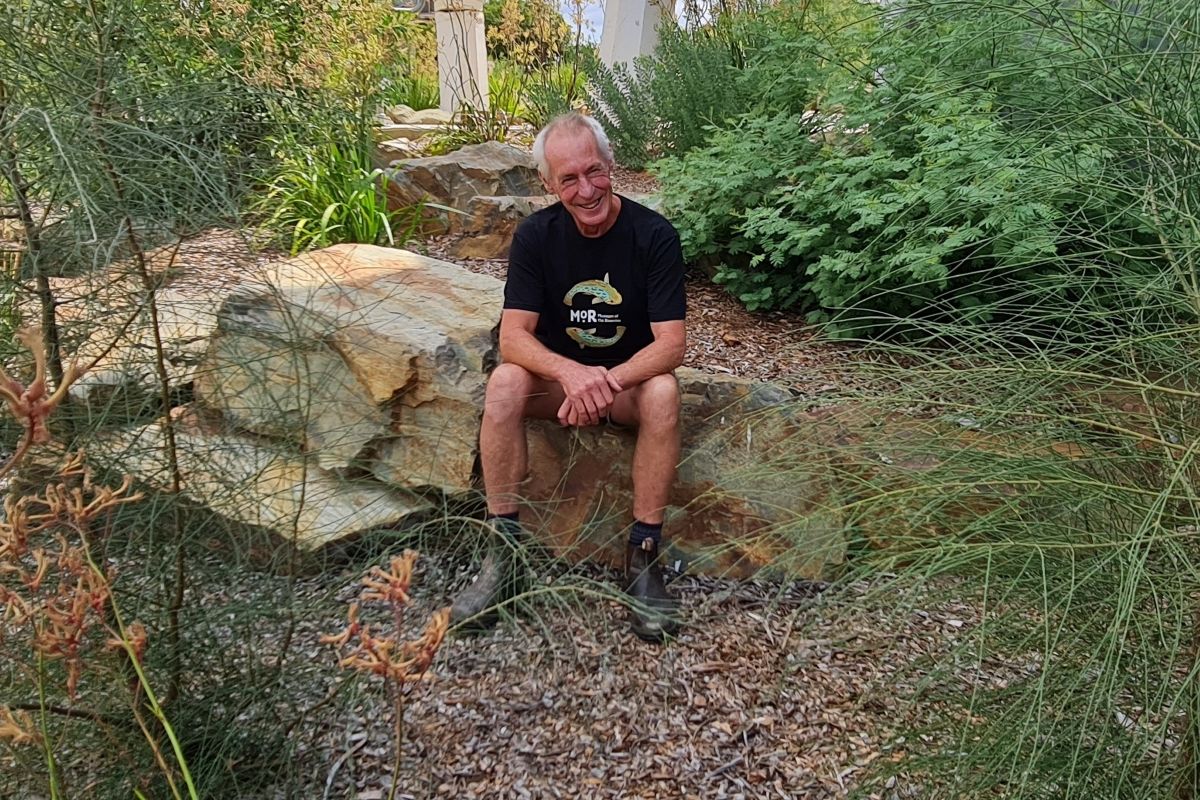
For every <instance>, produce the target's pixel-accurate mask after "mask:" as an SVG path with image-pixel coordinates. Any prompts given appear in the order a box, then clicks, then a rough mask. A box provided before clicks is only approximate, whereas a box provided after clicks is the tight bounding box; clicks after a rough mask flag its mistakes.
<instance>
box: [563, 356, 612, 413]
mask: <svg viewBox="0 0 1200 800" xmlns="http://www.w3.org/2000/svg"><path fill="white" fill-rule="evenodd" d="M559 383H560V384H561V385H562V387H563V392H564V393H565V394H566V396H567V397H566V399H565V400H563V403H562V405H561V406H559V408H558V421H559V423H560V424H562V425H570V426H574V427H581V428H582V427H586V426H588V425H595V424H597V423H599V422H600V420H602V419H604V417H605V416H607V414H608V413H609V409H611V408H612V404H613V400H614V399H615V398H616V396H617V394H619V393H620V392H621V391H622V387H621V384H620V382H619V381H618V380H617V379H616V377H614V376H613V374H612V373H611V372H609V371H608V370H607V369H606V368H604V367H588V366H584V365H582V364H578V365H576V366H575V367H574V368H573V369H571V371H570V372H569V373H567V374H566V375H563V376H561V377H560V379H559Z"/></svg>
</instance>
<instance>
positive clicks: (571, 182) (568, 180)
mask: <svg viewBox="0 0 1200 800" xmlns="http://www.w3.org/2000/svg"><path fill="white" fill-rule="evenodd" d="M561 183H562V185H563V186H574V185H575V179H574V178H563V179H562V181H561Z"/></svg>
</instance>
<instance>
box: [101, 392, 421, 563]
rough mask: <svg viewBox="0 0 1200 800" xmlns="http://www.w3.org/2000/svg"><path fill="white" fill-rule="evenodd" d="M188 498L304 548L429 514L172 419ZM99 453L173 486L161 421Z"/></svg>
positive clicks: (212, 429)
mask: <svg viewBox="0 0 1200 800" xmlns="http://www.w3.org/2000/svg"><path fill="white" fill-rule="evenodd" d="M175 445H176V452H177V454H178V458H179V465H180V472H181V473H182V475H183V494H184V495H185V496H186V497H188V498H190V499H192V500H194V501H196V502H198V503H201V504H202V505H204V506H206V507H207V508H208V509H209V510H210V511H212V512H213V513H216V514H219V515H220V516H222V517H225V518H226V519H228V520H231V521H233V522H236V523H238V524H242V525H248V526H251V527H254V528H260V529H264V530H267V531H270V532H271V533H273V534H275V535H276V536H278V537H279V538H280V539H282V540H283V541H287V542H290V543H292V544H294V545H295V546H296V547H297V548H298V549H300V550H302V551H316V550H320V549H321V548H323V547H325V546H326V545H328V544H330V543H332V542H337V541H340V540H343V539H346V538H347V537H350V536H353V535H355V534H357V533H361V532H363V531H367V530H371V529H376V528H393V527H396V526H398V525H400V524H401V523H402V522H403V521H404V520H405V519H406V518H408V517H410V516H411V515H413V514H423V513H425V512H428V511H430V510H431V509H432V506H431V504H430V503H429V502H428V501H426V500H424V499H422V498H421V497H419V496H417V495H415V494H412V493H409V492H405V491H403V490H399V489H384V488H382V487H380V486H378V485H373V484H371V483H368V482H362V481H347V480H344V479H342V478H341V477H339V476H338V475H336V474H334V473H332V472H330V471H328V470H324V469H322V468H321V467H320V466H319V465H318V464H317V463H316V461H315V460H314V459H311V458H304V457H302V456H298V455H296V454H295V453H293V452H290V451H288V450H287V449H284V448H281V447H278V446H274V445H272V444H271V443H270V442H264V441H262V440H261V439H254V438H251V437H247V436H243V435H240V434H237V433H235V432H230V431H226V430H222V429H221V427H220V426H219V425H214V424H212V423H202V422H201V421H200V420H199V419H198V418H197V417H196V416H194V415H190V414H182V415H177V416H176V417H175ZM94 449H95V451H96V452H95V454H96V455H97V456H100V457H102V458H103V459H104V460H105V461H107V462H109V463H110V464H114V465H116V466H118V467H119V468H121V469H123V470H125V471H126V472H129V473H131V474H134V475H137V476H138V477H139V478H140V479H141V480H143V481H146V482H147V483H149V484H150V485H151V486H154V487H157V488H159V489H167V488H169V487H170V486H171V473H170V469H169V462H168V460H167V455H166V454H167V449H166V434H165V431H164V427H163V423H162V422H161V421H159V422H153V423H151V424H149V425H143V426H141V427H138V428H134V429H131V430H126V431H121V432H117V433H113V434H110V435H107V436H104V437H99V438H98V439H97V440H96V443H95V445H94Z"/></svg>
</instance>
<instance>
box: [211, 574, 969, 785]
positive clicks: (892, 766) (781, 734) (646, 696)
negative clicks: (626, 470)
mask: <svg viewBox="0 0 1200 800" xmlns="http://www.w3.org/2000/svg"><path fill="white" fill-rule="evenodd" d="M420 571H421V573H422V575H421V581H420V583H419V585H418V587H417V589H416V590H415V592H414V605H413V606H412V607H411V608H410V610H409V611H408V613H407V616H406V619H407V620H409V622H408V627H410V628H411V629H412V630H413V632H415V631H416V629H418V628H419V627H420V626H421V625H423V623H424V620H425V619H426V618H427V616H428V614H429V613H431V612H432V611H433V610H435V609H436V608H438V607H439V606H441V605H443V604H445V603H447V602H448V600H449V597H451V596H452V595H453V593H454V591H456V590H457V589H458V588H460V587H462V586H464V585H466V583H468V582H469V580H470V577H471V574H472V570H471V567H470V565H469V564H468V563H466V562H465V561H463V560H462V559H457V558H453V557H451V556H449V555H447V554H440V555H438V554H435V555H433V556H431V557H423V558H422V560H421V566H420ZM543 574H544V575H548V576H549V577H546V578H544V580H543V585H542V586H535V587H534V588H533V589H532V590H531V591H532V594H531V599H529V600H528V601H527V602H525V603H523V604H522V605H521V606H520V607H519V612H518V614H517V615H516V616H511V617H508V618H506V619H505V620H503V621H502V622H501V623H500V625H499V626H498V628H497V629H496V630H494V631H492V632H491V633H488V634H484V635H453V636H451V637H450V638H448V639H447V640H446V642H445V643H444V645H443V647H442V649H441V651H440V653H439V655H438V657H437V659H436V661H435V664H434V667H433V669H432V672H431V674H430V676H429V678H428V680H426V681H424V682H421V683H419V684H416V685H414V686H413V687H411V689H410V691H409V694H408V695H407V700H406V709H405V712H404V730H405V734H404V740H405V742H404V760H403V765H402V772H401V775H400V778H399V785H398V787H397V788H398V794H397V796H398V797H403V798H414V799H415V798H434V797H462V798H480V799H481V800H482V799H483V798H705V799H707V798H782V799H783V800H791V799H792V798H838V797H845V796H847V795H848V794H849V792H850V791H852V790H853V789H854V788H855V787H856V786H857V785H858V782H859V780H860V778H861V777H862V776H863V775H864V774H865V772H866V771H867V770H869V769H872V768H880V767H882V768H883V769H885V770H891V771H898V770H899V769H901V767H900V762H902V761H903V760H904V758H905V755H906V751H905V745H904V742H903V739H902V738H899V737H898V735H897V731H898V728H899V727H900V726H902V725H903V724H904V723H905V721H906V720H908V719H909V718H910V712H911V708H910V706H909V705H908V698H910V697H911V696H912V695H913V692H914V688H913V685H912V682H913V681H914V680H915V675H917V674H919V673H917V672H914V671H913V667H914V665H917V664H920V663H923V662H924V661H925V660H927V659H931V658H935V659H936V658H941V657H944V655H945V654H946V653H948V652H949V651H950V650H951V649H952V648H953V647H955V646H956V645H957V644H959V643H960V642H961V637H962V636H964V635H965V634H966V632H967V631H969V630H970V627H971V626H972V625H974V624H975V623H976V622H977V619H976V618H975V616H974V614H975V612H974V611H973V610H972V609H970V608H968V607H966V606H964V605H962V604H959V603H954V602H943V603H940V604H936V603H931V602H929V601H928V600H926V599H925V597H924V596H922V595H918V594H915V593H913V592H912V591H908V592H905V593H899V592H898V593H897V595H896V597H895V598H894V599H895V603H894V605H893V607H892V608H890V609H887V610H882V609H881V608H880V604H879V602H878V599H877V598H876V599H875V600H874V601H873V602H860V601H861V600H862V599H863V598H865V597H866V596H867V593H868V592H869V591H870V590H872V589H875V590H878V589H879V587H878V586H876V587H870V586H867V585H866V584H858V585H853V586H848V587H839V588H836V589H827V588H826V587H823V586H819V585H814V584H806V583H802V582H797V583H790V584H780V583H774V582H765V581H762V582H741V583H739V582H734V581H730V580H723V579H716V578H703V577H689V576H685V577H680V578H677V579H676V580H675V581H674V584H673V585H674V587H675V588H676V590H678V592H679V593H680V595H681V598H682V601H683V615H684V619H685V623H686V627H685V628H684V630H683V631H682V633H681V635H680V636H679V638H678V639H677V640H675V641H672V642H670V643H668V644H665V645H651V644H646V643H643V642H641V641H640V640H638V639H637V638H635V637H634V636H633V635H632V634H631V633H629V632H628V629H627V625H626V622H625V610H624V608H623V607H621V606H620V605H619V603H617V602H615V601H613V600H612V599H608V598H607V596H606V594H605V593H606V592H608V591H610V589H609V588H607V587H611V586H613V585H614V583H615V577H616V576H615V575H614V574H612V573H610V572H606V571H603V570H598V569H595V568H591V567H577V568H575V569H573V570H571V571H570V572H569V573H568V574H564V573H563V572H562V570H561V569H559V570H558V571H557V573H556V572H555V571H554V570H553V569H551V570H549V571H548V572H547V573H543ZM331 580H337V578H336V577H334V576H325V577H322V578H319V579H312V580H310V581H308V582H302V584H301V585H300V586H299V587H297V591H298V592H299V593H301V594H326V595H329V596H330V597H336V598H338V599H340V600H341V601H342V602H343V603H345V602H349V601H350V600H351V599H353V598H354V597H355V596H356V594H357V590H358V582H357V576H355V575H351V574H348V573H347V574H345V575H343V576H341V577H340V582H337V583H333V584H331V582H330V581H331ZM547 586H553V587H554V588H555V590H556V593H554V594H548V593H545V592H539V590H540V589H543V588H545V587H547ZM944 588H945V587H943V590H944ZM262 591H263V581H262V580H261V579H258V580H256V583H255V585H254V586H253V587H251V586H250V585H249V584H247V586H245V587H236V586H235V587H231V588H230V591H229V592H228V593H224V594H223V595H222V597H223V598H225V599H226V600H228V599H229V598H237V597H239V596H240V597H243V598H245V596H246V594H247V593H261V592H262ZM943 596H944V594H943ZM206 602H209V603H212V602H218V603H219V602H221V600H220V599H216V598H211V597H210V598H207V600H206ZM896 609H905V610H904V611H903V612H899V613H898V612H897V610H896ZM215 610H216V609H215V608H213V607H212V606H210V607H209V608H208V613H213V612H214V611H215ZM383 619H386V615H385V616H384V618H383ZM343 624H344V620H343V619H342V618H341V617H340V614H339V612H338V611H337V610H334V609H332V608H331V609H330V613H329V614H328V615H327V616H321V615H310V616H308V617H307V618H305V619H303V620H302V621H301V623H300V627H299V629H298V630H297V631H296V632H295V638H294V639H293V646H294V648H295V651H296V652H299V653H306V652H310V653H312V657H311V660H310V661H309V662H308V663H307V664H306V665H305V667H304V669H303V674H302V679H301V680H298V681H294V683H296V684H297V686H298V687H299V688H298V690H297V691H298V692H299V693H300V697H296V698H294V699H293V700H292V701H290V702H294V703H295V706H294V708H295V709H296V710H299V708H301V707H303V706H302V705H301V703H306V704H311V705H314V706H316V705H318V704H320V703H321V702H322V698H324V697H326V696H328V695H329V694H335V695H337V694H338V693H339V687H341V689H340V695H341V699H340V700H339V701H338V702H333V703H328V704H326V705H324V706H321V707H319V708H318V710H317V711H315V712H314V713H313V714H311V715H310V716H309V719H308V721H307V722H306V723H305V724H303V725H301V726H298V727H297V728H296V730H295V732H294V733H293V741H294V743H295V744H296V746H297V748H298V752H297V754H296V760H295V762H294V763H293V764H292V765H291V768H293V769H295V770H296V771H297V772H299V773H302V774H303V775H304V776H305V780H306V782H307V785H308V786H310V787H311V789H310V790H307V791H306V792H304V793H303V796H306V797H337V798H359V799H360V800H380V799H381V798H384V797H386V796H387V791H388V788H389V787H390V785H391V781H392V775H391V771H392V754H393V750H392V745H393V740H394V737H393V734H392V731H393V720H394V717H393V713H392V706H391V704H390V702H389V701H388V699H387V697H386V695H385V692H384V689H383V686H382V685H381V684H379V683H377V682H374V681H371V680H365V679H360V678H356V677H354V676H353V675H351V674H350V673H347V672H339V670H338V669H337V668H336V666H335V665H334V662H335V658H334V655H333V651H332V649H331V648H330V647H328V646H325V645H321V644H320V643H319V641H318V639H319V636H320V635H321V634H322V633H330V632H336V631H338V630H340V629H341V627H342V626H343ZM267 636H268V638H269V637H270V634H267ZM226 657H227V658H228V657H229V654H227V655H226ZM347 687H353V688H352V689H351V688H347ZM301 698H305V699H303V700H302V699H301ZM885 774H886V772H885ZM883 785H884V786H886V789H881V791H880V792H879V793H877V794H873V795H871V796H873V797H878V798H887V799H888V800H899V798H908V797H920V796H927V793H926V792H924V791H923V789H922V786H921V785H920V784H919V783H917V782H915V781H913V780H911V779H908V778H905V777H903V774H902V773H901V775H900V777H897V778H893V779H892V780H891V781H888V782H885V783H884V784H883ZM294 794H295V793H294V791H293V792H292V795H293V796H294ZM255 796H260V795H258V794H257V793H256V794H255ZM261 796H264V797H272V796H276V797H278V796H285V795H284V794H283V793H281V792H279V791H278V790H273V789H271V788H265V789H264V791H263V793H262V794H261Z"/></svg>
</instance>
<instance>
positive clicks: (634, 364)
mask: <svg viewBox="0 0 1200 800" xmlns="http://www.w3.org/2000/svg"><path fill="white" fill-rule="evenodd" d="M650 330H651V332H652V333H653V334H654V341H653V342H651V343H650V344H648V345H646V346H645V347H643V348H642V349H641V350H639V351H637V352H636V353H635V354H634V356H633V358H631V359H629V360H628V361H626V362H625V363H624V364H620V365H619V366H616V367H613V368H612V369H611V370H609V371H608V383H609V385H610V386H611V387H612V388H613V389H614V390H615V391H618V392H619V391H623V390H625V389H631V388H633V387H634V386H637V385H638V384H639V383H642V382H643V381H647V380H649V379H650V378H653V377H654V376H655V375H664V374H666V373H668V372H670V371H672V370H673V369H675V368H676V367H678V366H679V365H680V364H682V363H683V354H684V351H685V350H686V349H687V326H686V324H685V323H684V321H683V320H681V319H678V320H669V321H667V322H652V323H650Z"/></svg>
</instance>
